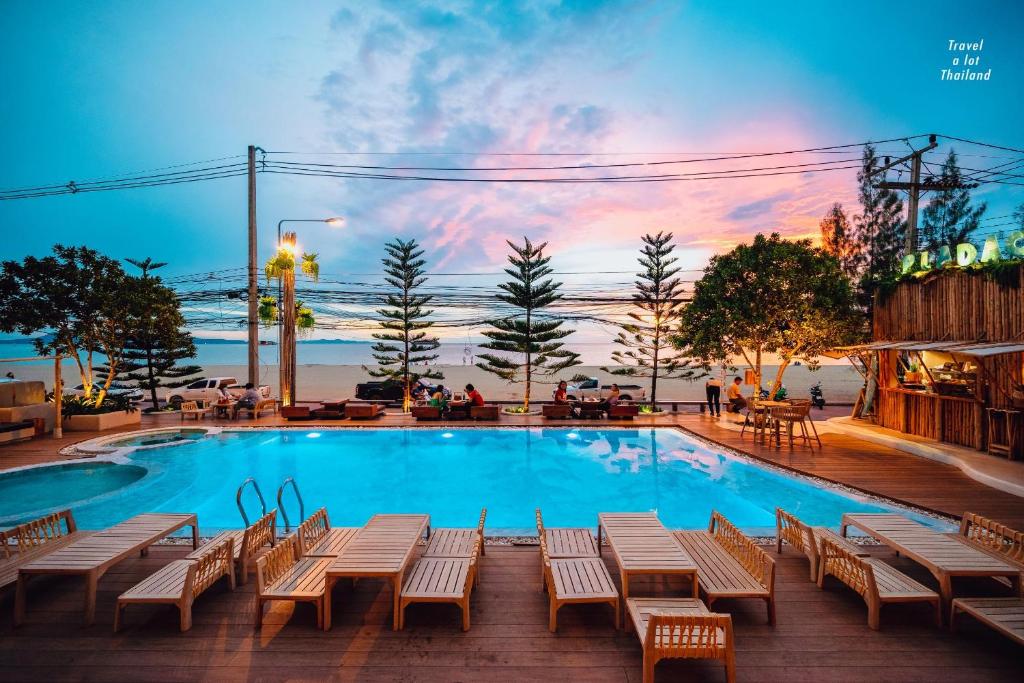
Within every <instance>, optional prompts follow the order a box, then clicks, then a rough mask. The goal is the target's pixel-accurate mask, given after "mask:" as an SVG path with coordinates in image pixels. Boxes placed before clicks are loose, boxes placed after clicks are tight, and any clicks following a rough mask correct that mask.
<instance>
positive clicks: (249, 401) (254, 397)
mask: <svg viewBox="0 0 1024 683" xmlns="http://www.w3.org/2000/svg"><path fill="white" fill-rule="evenodd" d="M260 398H261V397H260V392H259V391H257V390H256V387H255V386H253V383H252V382H248V383H247V384H246V385H245V393H244V394H242V398H240V399H238V403H236V404H235V407H234V412H233V414H232V418H237V417H238V411H239V410H241V409H242V408H255V407H256V404H257V403H259V402H260Z"/></svg>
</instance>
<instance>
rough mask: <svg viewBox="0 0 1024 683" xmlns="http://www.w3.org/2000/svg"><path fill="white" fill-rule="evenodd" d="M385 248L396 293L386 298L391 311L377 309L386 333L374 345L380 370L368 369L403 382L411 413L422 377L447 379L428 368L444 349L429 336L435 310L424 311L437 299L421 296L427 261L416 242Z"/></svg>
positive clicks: (388, 279) (387, 270)
mask: <svg viewBox="0 0 1024 683" xmlns="http://www.w3.org/2000/svg"><path fill="white" fill-rule="evenodd" d="M384 249H385V251H386V252H387V256H385V257H384V258H382V259H381V263H382V264H383V265H384V275H385V277H384V280H385V281H386V282H387V283H388V284H389V285H391V286H392V287H394V288H395V291H394V292H393V293H390V294H388V295H387V298H386V299H385V303H386V304H387V308H380V309H377V314H378V315H380V316H381V317H382V318H383V320H381V321H380V326H381V327H382V328H383V329H384V332H377V333H374V335H373V337H374V339H377V340H378V342H377V343H376V344H374V345H373V357H374V358H376V359H377V365H378V366H379V367H378V368H377V369H370V368H366V370H367V372H369V373H370V375H371V376H373V377H387V378H390V379H393V380H395V381H397V382H400V383H401V384H402V387H403V392H402V393H403V399H402V409H403V410H405V411H408V410H409V406H410V405H411V403H412V387H413V385H415V384H416V383H417V382H418V381H419V380H420V379H421V378H427V379H444V375H442V374H441V373H440V372H438V371H437V370H434V369H431V368H429V367H428V366H426V364H427V363H429V362H430V361H434V360H437V358H438V354H436V353H430V352H431V351H433V350H434V349H436V348H437V347H438V346H440V342H439V341H438V339H437V337H432V336H430V335H429V334H428V333H427V330H428V329H429V328H430V327H431V326H432V325H433V323H432V322H430V321H429V320H427V318H428V317H429V316H430V314H431V313H433V311H432V310H427V309H424V306H426V305H427V304H428V303H430V300H431V299H433V298H434V297H433V296H432V295H430V294H417V290H418V289H419V288H420V286H422V285H423V283H425V282H426V281H427V278H426V276H425V275H424V273H425V271H424V268H423V266H424V265H426V261H425V260H424V259H423V258H422V256H423V250H422V249H421V248H420V246H419V245H418V244H417V243H416V240H414V239H413V240H409V241H408V242H404V241H402V240H401V239H398V238H396V239H394V240H392V241H391V242H388V243H387V244H386V245H384ZM420 364H423V365H422V366H420ZM417 366H420V367H417Z"/></svg>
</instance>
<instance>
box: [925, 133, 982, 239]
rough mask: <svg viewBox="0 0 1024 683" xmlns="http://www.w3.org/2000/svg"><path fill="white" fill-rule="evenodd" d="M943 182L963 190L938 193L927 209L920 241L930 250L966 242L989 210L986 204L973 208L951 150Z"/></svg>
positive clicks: (942, 175)
mask: <svg viewBox="0 0 1024 683" xmlns="http://www.w3.org/2000/svg"><path fill="white" fill-rule="evenodd" d="M939 181H940V182H942V183H943V184H950V185H956V186H959V187H955V188H953V189H945V190H937V191H936V192H935V193H934V194H933V195H932V198H931V199H930V200H929V202H928V205H927V206H925V207H924V212H923V213H922V217H921V236H920V239H921V243H922V244H923V245H924V247H925V248H926V249H938V248H939V247H941V246H948V247H950V248H951V249H952V248H953V247H955V246H956V245H957V244H960V243H961V242H966V241H967V239H968V238H969V237H970V235H971V233H972V232H974V231H975V230H977V229H978V224H979V222H980V221H981V216H982V214H984V213H985V210H986V209H987V208H988V205H987V204H986V203H985V202H982V203H981V204H978V205H977V206H972V205H971V190H970V187H969V186H968V184H966V183H965V182H964V177H963V174H962V173H961V172H960V166H959V165H958V164H957V157H956V152H954V151H953V150H949V155H948V156H947V157H946V161H945V162H944V163H943V164H942V173H941V174H940V176H939Z"/></svg>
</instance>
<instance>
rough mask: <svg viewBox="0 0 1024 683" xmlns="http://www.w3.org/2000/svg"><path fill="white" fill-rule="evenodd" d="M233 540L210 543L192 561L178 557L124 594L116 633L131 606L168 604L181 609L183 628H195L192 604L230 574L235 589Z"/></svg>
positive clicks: (115, 625) (230, 582)
mask: <svg viewBox="0 0 1024 683" xmlns="http://www.w3.org/2000/svg"><path fill="white" fill-rule="evenodd" d="M233 544H234V540H233V539H231V538H225V539H224V540H223V541H220V542H219V543H216V544H214V543H207V544H206V545H204V546H203V547H202V548H200V549H199V550H197V551H196V552H195V554H196V555H198V557H196V558H195V559H192V560H188V559H186V560H175V561H174V562H171V563H170V564H169V565H167V566H166V567H164V568H163V569H161V570H160V571H158V572H156V573H155V574H153V575H151V576H150V577H149V578H147V579H144V580H142V581H141V582H139V583H138V584H136V585H135V586H133V587H132V588H129V589H128V590H127V591H125V592H124V593H122V594H121V596H120V597H119V598H118V599H117V607H116V608H115V609H114V633H117V632H118V631H120V630H121V621H122V618H123V616H124V610H125V607H127V606H128V605H143V604H166V605H174V606H176V607H177V608H178V612H179V613H180V620H181V630H182V631H187V630H189V629H190V628H192V603H193V602H195V599H196V598H198V597H199V595H200V594H201V593H202V592H203V591H205V590H206V589H207V588H209V587H210V586H212V585H213V584H214V583H216V582H217V581H218V580H219V579H220V578H221V577H225V576H226V577H227V579H228V583H229V585H230V586H231V590H234V589H235V561H234V553H233V552H232V549H231V547H232V545H233Z"/></svg>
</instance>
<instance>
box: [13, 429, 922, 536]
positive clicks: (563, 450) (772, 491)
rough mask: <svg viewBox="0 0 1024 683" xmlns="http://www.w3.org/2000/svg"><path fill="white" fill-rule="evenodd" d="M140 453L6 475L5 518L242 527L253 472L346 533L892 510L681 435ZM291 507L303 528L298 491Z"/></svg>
mask: <svg viewBox="0 0 1024 683" xmlns="http://www.w3.org/2000/svg"><path fill="white" fill-rule="evenodd" d="M127 458H128V459H127V462H128V464H129V465H135V466H139V467H143V468H146V470H148V475H147V476H146V477H145V478H142V479H141V480H140V479H138V478H136V479H135V480H131V481H130V479H131V476H130V475H131V473H133V472H134V470H135V469H137V468H136V467H129V469H130V470H131V471H132V472H131V473H129V472H125V471H124V467H125V466H124V465H121V466H116V465H115V466H107V467H100V466H98V465H97V466H91V469H90V470H89V474H84V473H83V472H80V471H70V470H64V471H49V470H52V469H53V468H45V469H41V470H36V472H37V474H34V475H32V482H31V483H25V482H23V483H21V484H18V483H14V484H13V485H12V484H10V483H9V482H8V481H6V480H5V478H4V477H5V475H0V500H2V501H3V507H2V508H0V524H4V523H10V522H11V521H12V519H13V518H17V517H18V516H19V511H21V510H25V511H27V510H36V509H38V508H39V507H40V504H39V500H40V496H41V500H44V501H46V502H48V503H50V504H52V505H53V506H55V507H59V506H63V505H66V504H69V503H72V502H74V501H84V502H82V503H81V504H76V505H75V506H74V512H75V518H76V520H77V521H78V524H79V526H80V527H81V528H84V529H96V528H102V527H105V526H108V525H111V524H114V523H116V522H118V521H121V520H123V519H126V518H127V517H130V516H132V515H135V514H139V513H142V512H196V513H198V515H199V524H200V527H201V529H202V532H203V533H204V534H205V533H207V532H213V531H217V530H221V529H227V528H238V527H240V526H241V525H242V518H241V516H240V514H239V511H238V508H237V507H236V503H235V494H236V490H237V488H238V486H239V484H240V483H241V482H242V481H243V480H244V479H245V478H246V477H250V476H252V477H254V478H255V479H256V481H257V483H258V484H259V485H260V487H261V488H262V490H263V495H264V496H265V498H266V502H267V507H268V509H270V508H272V507H276V506H277V503H276V494H277V490H278V487H279V486H280V485H281V483H282V481H283V480H284V479H285V478H286V477H294V478H295V480H296V482H297V483H298V485H299V488H300V490H301V493H302V497H303V499H304V501H305V506H306V509H305V512H306V514H307V515H309V514H311V513H312V512H313V511H314V510H316V509H317V508H319V507H322V506H326V507H327V510H328V512H329V514H330V518H331V523H332V524H333V525H335V526H359V525H362V524H364V523H365V522H366V520H367V519H368V518H369V517H370V516H371V515H373V514H374V513H378V512H426V513H429V514H430V516H431V522H432V525H433V526H435V527H440V526H473V525H475V523H476V520H477V517H478V516H479V513H480V508H481V507H487V509H488V515H487V530H488V533H492V534H499V533H509V534H515V533H532V532H535V527H534V509H535V508H537V507H540V508H541V509H542V510H543V512H544V520H545V522H546V523H547V524H548V525H549V526H587V527H594V526H596V524H597V513H598V512H621V511H649V510H654V511H657V513H658V515H659V517H660V518H661V520H662V522H664V523H665V525H666V526H668V527H671V528H688V529H700V528H706V526H707V523H708V517H709V515H710V514H711V510H712V509H715V510H718V511H719V512H721V513H723V514H724V515H725V516H726V517H727V518H729V519H730V520H732V521H733V522H734V523H735V524H736V525H737V526H739V527H740V528H742V529H745V530H747V531H749V532H750V533H774V528H775V507H776V506H780V507H783V508H784V509H786V510H788V511H790V512H792V513H794V514H796V515H798V516H799V517H801V518H802V519H803V520H805V521H806V522H808V523H809V524H812V525H825V526H830V527H837V526H838V525H839V522H840V517H841V516H842V513H844V512H878V511H888V510H890V509H891V508H890V507H889V506H888V505H886V504H885V503H882V502H879V501H874V500H871V499H867V498H863V497H859V496H854V495H851V494H848V493H844V492H841V491H837V490H832V489H828V488H824V487H822V486H819V485H817V483H816V482H813V481H810V480H806V479H803V478H798V477H795V476H791V475H789V474H786V473H783V472H781V471H776V470H773V469H769V468H766V467H762V466H759V465H756V464H753V463H752V462H749V461H747V460H745V459H743V458H740V457H738V456H736V455H731V454H729V453H727V452H724V449H721V448H718V447H711V446H708V445H705V444H704V443H703V442H701V441H698V440H696V439H694V438H691V437H689V436H688V435H686V434H685V433H683V432H681V431H678V430H675V429H450V430H445V429H340V430H325V431H310V430H278V431H263V430H246V431H235V432H232V431H225V432H222V433H220V434H217V435H211V436H206V437H204V438H201V439H197V440H195V441H191V442H188V443H183V444H181V445H177V446H173V447H169V448H156V449H150V450H146V449H142V450H137V451H133V452H131V453H130V454H129V455H128V456H127ZM96 478H99V479H100V480H102V484H100V485H98V486H97V485H96ZM90 486H92V487H93V488H95V489H97V490H100V489H105V490H108V491H109V490H111V489H112V488H118V487H123V488H121V489H120V491H118V492H117V493H114V494H112V495H108V496H105V497H102V498H100V499H96V500H93V501H89V500H86V498H87V496H83V493H86V492H88V491H87V489H88V490H90V491H91V490H92V488H90ZM283 501H284V505H285V507H286V509H287V511H288V513H289V515H290V517H291V519H292V521H293V523H294V521H295V520H296V519H297V518H298V516H299V512H298V507H297V503H296V501H295V498H294V495H293V493H292V492H291V491H290V490H289V491H286V492H285V494H284V498H283ZM243 503H244V504H245V507H246V510H247V512H248V514H249V517H250V519H255V518H256V517H258V516H259V513H260V508H259V503H258V500H257V498H256V496H255V494H254V492H253V489H252V488H251V487H249V488H247V489H246V493H245V495H244V496H243ZM5 518H6V519H5ZM921 521H924V522H926V523H929V524H933V525H934V524H935V523H936V522H935V521H934V520H931V519H930V518H921ZM278 524H279V525H280V524H282V521H281V517H280V516H279V517H278Z"/></svg>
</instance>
